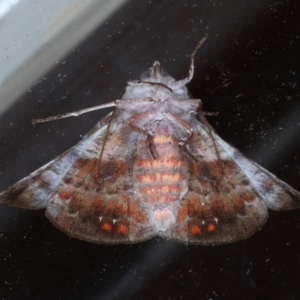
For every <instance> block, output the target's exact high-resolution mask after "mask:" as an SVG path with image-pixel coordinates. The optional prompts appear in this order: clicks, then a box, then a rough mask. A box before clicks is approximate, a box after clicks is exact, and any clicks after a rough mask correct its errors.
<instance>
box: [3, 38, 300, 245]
mask: <svg viewBox="0 0 300 300" xmlns="http://www.w3.org/2000/svg"><path fill="white" fill-rule="evenodd" d="M206 39H207V35H206V36H205V37H204V38H203V39H202V40H201V41H200V42H199V43H198V44H197V46H196V48H195V49H194V51H193V52H192V54H191V59H190V66H189V71H188V75H187V77H186V78H184V79H182V80H178V81H177V80H175V79H174V78H173V77H171V76H170V75H168V74H167V73H166V72H165V71H164V70H163V69H162V67H161V65H160V63H159V62H157V61H156V62H154V64H153V65H152V67H151V68H150V69H149V71H148V72H146V73H143V74H142V75H141V79H140V80H137V81H130V82H128V85H127V87H126V89H125V92H124V93H123V95H122V97H121V98H120V99H118V100H116V101H114V102H110V103H108V104H105V105H99V106H95V107H92V108H88V109H83V110H81V111H77V112H73V113H68V114H64V115H59V116H55V117H49V118H45V119H37V120H34V123H39V122H46V121H51V120H57V119H61V118H66V117H69V116H79V115H81V114H82V113H86V112H88V111H93V110H95V109H101V108H104V107H115V110H114V112H112V113H110V114H109V115H108V116H106V117H105V118H104V119H103V120H102V121H100V122H99V123H98V124H97V125H96V126H95V127H94V128H93V129H92V130H91V131H90V132H89V133H88V134H87V135H86V136H85V137H84V138H83V139H82V140H81V141H80V142H79V143H78V144H77V145H75V146H74V147H73V148H71V149H70V150H68V151H66V152H65V153H64V154H62V155H60V156H59V157H58V158H56V159H54V160H53V161H51V162H50V163H48V164H47V165H45V166H44V167H41V168H40V169H38V170H37V171H35V172H34V173H32V174H30V175H29V176H28V177H26V178H24V179H23V180H21V181H19V182H18V183H16V184H14V185H13V186H11V187H10V188H9V189H8V190H7V191H4V192H2V193H1V194H0V204H3V205H13V206H18V207H22V208H34V209H38V208H46V216H47V217H48V218H49V220H50V221H51V222H52V223H53V224H54V225H55V226H57V227H58V228H59V229H61V230H63V231H64V232H66V233H67V234H68V235H70V236H73V237H76V238H79V239H82V240H86V241H89V242H94V243H104V244H117V243H136V242H140V241H144V240H147V239H150V238H152V237H154V236H161V237H164V238H167V239H172V240H176V241H179V242H184V243H193V244H201V245H211V244H223V243H229V242H234V241H237V240H241V239H244V238H247V237H249V236H250V235H252V234H253V233H254V232H255V231H257V230H258V229H260V228H261V227H262V226H263V224H264V223H265V222H266V220H267V217H268V211H267V207H269V208H272V209H279V210H280V209H294V208H299V207H300V201H299V199H300V194H299V192H297V191H295V190H294V189H293V188H291V187H290V186H289V185H287V184H286V183H284V182H282V181H281V180H279V179H278V178H276V177H275V176H274V175H272V174H270V173H269V172H268V171H266V170H265V169H263V168H262V167H260V166H258V165H257V164H256V163H254V162H252V161H250V160H249V159H247V158H245V157H244V156H243V155H242V154H241V153H240V152H238V151H237V150H236V149H235V148H234V147H232V146H230V145H229V144H227V143H226V142H225V141H223V140H222V139H221V138H220V137H219V136H218V135H217V134H216V133H215V132H214V131H213V130H212V129H211V127H210V125H209V124H208V123H207V121H206V119H205V117H204V115H203V113H202V112H201V101H200V100H197V99H190V97H189V93H188V90H187V88H186V84H187V83H188V82H189V81H190V80H191V79H192V77H193V72H194V56H195V53H196V51H197V49H198V48H199V47H200V46H201V45H202V44H203V42H204V41H205V40H206ZM199 111H200V118H199V117H198V116H197V113H198V112H199Z"/></svg>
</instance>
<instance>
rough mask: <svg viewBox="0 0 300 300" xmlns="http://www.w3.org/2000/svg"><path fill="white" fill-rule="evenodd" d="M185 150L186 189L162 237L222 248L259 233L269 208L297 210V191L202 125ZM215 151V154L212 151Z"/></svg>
mask: <svg viewBox="0 0 300 300" xmlns="http://www.w3.org/2000/svg"><path fill="white" fill-rule="evenodd" d="M194 128H195V132H194V135H193V138H192V139H191V141H190V142H189V145H188V149H189V151H190V152H191V153H192V154H193V155H194V156H195V157H196V158H197V159H198V161H197V162H196V161H191V162H190V180H189V190H188V192H187V194H186V195H185V196H184V197H183V199H182V202H181V204H180V208H179V211H178V215H177V221H176V224H175V226H174V227H173V228H171V229H170V230H168V232H166V233H165V234H164V236H165V237H166V238H171V239H174V240H178V241H183V242H186V243H193V244H202V245H209V244H222V243H230V242H234V241H237V240H241V239H245V238H247V237H249V236H250V235H252V234H253V233H254V232H256V231H257V230H259V229H260V228H261V227H262V226H263V225H264V223H265V222H266V220H267V218H268V211H267V207H269V208H272V209H277V210H279V209H294V208H300V193H299V192H297V191H295V190H294V189H292V188H291V187H290V186H288V185H287V184H286V183H284V182H282V181H281V180H279V179H278V178H276V177H275V176H274V175H272V174H270V173H269V172H268V171H266V170H265V169H263V168H262V167H260V166H258V165H257V164H255V163H254V162H252V161H250V160H248V159H247V158H245V157H244V156H243V155H242V154H241V153H240V152H238V151H237V150H236V149H235V148H233V147H232V146H230V145H228V144H227V143H226V142H224V141H223V140H222V139H221V138H220V137H219V136H217V135H216V134H214V133H212V134H213V138H214V140H215V143H213V140H212V137H211V133H210V132H209V131H208V129H207V128H206V127H205V126H203V125H202V124H199V123H198V124H194ZM215 145H216V147H217V151H218V155H217V154H216V151H215V149H216V148H215Z"/></svg>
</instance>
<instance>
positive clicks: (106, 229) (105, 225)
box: [101, 222, 112, 231]
mask: <svg viewBox="0 0 300 300" xmlns="http://www.w3.org/2000/svg"><path fill="white" fill-rule="evenodd" d="M101 228H102V229H103V230H104V231H111V229H112V225H111V224H109V223H106V222H105V223H103V224H102V225H101Z"/></svg>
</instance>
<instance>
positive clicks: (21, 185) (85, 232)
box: [0, 110, 153, 244]
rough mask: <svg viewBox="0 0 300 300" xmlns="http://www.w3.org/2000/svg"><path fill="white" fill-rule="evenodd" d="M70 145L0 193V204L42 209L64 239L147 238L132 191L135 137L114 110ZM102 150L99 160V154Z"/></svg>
mask: <svg viewBox="0 0 300 300" xmlns="http://www.w3.org/2000/svg"><path fill="white" fill-rule="evenodd" d="M111 115H112V114H110V115H108V116H107V117H106V118H104V119H103V120H102V121H100V122H99V123H98V124H97V125H96V126H95V127H94V128H93V129H92V130H91V131H90V132H89V133H88V134H87V135H86V136H85V137H84V138H83V139H82V140H81V141H80V142H79V143H78V144H77V145H76V146H74V147H73V148H71V149H70V150H68V151H67V152H65V153H64V154H62V155H61V156H59V157H58V158H56V159H55V160H53V161H51V162H50V163H48V164H47V165H45V166H43V167H42V168H40V169H38V170H37V171H35V172H34V173H32V174H31V175H29V176H28V177H26V178H24V179H23V180H21V181H19V182H18V183H16V184H15V185H13V186H11V187H10V188H9V189H8V190H7V191H5V192H3V193H1V194H0V204H5V205H13V206H18V207H22V208H31V209H39V208H46V216H47V217H48V218H49V220H50V221H51V222H52V223H53V224H54V225H55V226H57V227H58V228H60V229H61V230H63V231H64V232H66V233H67V234H69V235H70V236H73V237H76V238H80V239H83V240H87V241H89V242H95V243H108V244H114V243H131V242H139V241H142V240H145V239H149V238H151V237H152V236H153V232H152V227H151V226H150V225H149V222H148V218H147V216H146V215H145V213H144V212H143V210H142V209H141V207H140V205H139V202H138V201H137V199H136V197H135V195H134V193H133V188H132V182H131V178H132V176H131V170H130V166H131V163H130V162H131V161H132V156H133V155H134V153H135V145H136V142H137V140H136V139H137V134H136V133H135V132H134V131H132V130H131V129H130V128H129V127H128V126H127V125H126V124H125V122H124V120H123V118H122V116H120V112H119V111H118V110H117V111H116V112H115V115H114V117H113V120H112V122H111V124H110V127H109V134H108V136H107V139H106V140H105V136H106V132H107V127H108V124H109V121H110V119H111ZM104 140H105V147H104V151H103V153H102V159H101V161H100V153H101V150H102V147H103V144H104Z"/></svg>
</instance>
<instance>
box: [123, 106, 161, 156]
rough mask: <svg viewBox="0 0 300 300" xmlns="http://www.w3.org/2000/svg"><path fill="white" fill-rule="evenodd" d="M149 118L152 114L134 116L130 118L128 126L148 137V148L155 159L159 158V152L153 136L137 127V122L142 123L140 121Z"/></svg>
mask: <svg viewBox="0 0 300 300" xmlns="http://www.w3.org/2000/svg"><path fill="white" fill-rule="evenodd" d="M149 116H151V114H150V113H149V112H146V113H141V114H137V115H134V116H132V117H130V118H129V119H128V120H127V124H128V125H129V126H130V127H131V128H132V129H133V130H135V131H137V132H139V133H141V134H144V135H146V136H147V141H148V146H149V151H150V153H151V155H152V157H153V158H154V159H156V158H157V156H158V155H157V152H156V150H155V145H154V141H153V136H152V135H151V134H150V133H149V132H148V131H147V130H145V129H143V128H140V127H138V126H136V125H135V123H136V122H138V121H140V120H145V119H147V118H149Z"/></svg>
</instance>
